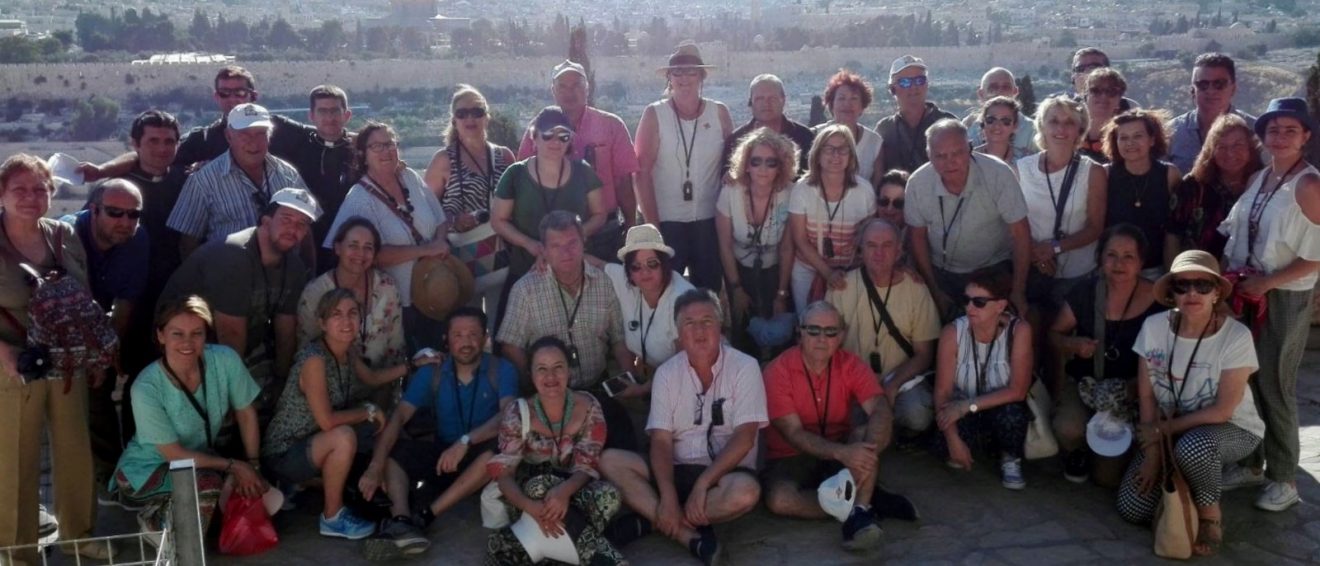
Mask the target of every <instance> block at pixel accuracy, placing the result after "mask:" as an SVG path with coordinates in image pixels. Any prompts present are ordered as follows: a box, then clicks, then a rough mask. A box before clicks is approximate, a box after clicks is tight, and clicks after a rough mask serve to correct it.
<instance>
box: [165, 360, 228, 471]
mask: <svg viewBox="0 0 1320 566" xmlns="http://www.w3.org/2000/svg"><path fill="white" fill-rule="evenodd" d="M160 365H161V367H163V368H165V374H166V375H168V376H169V377H170V379H173V380H174V384H175V385H178V386H179V390H180V391H183V396H184V397H187V399H188V404H189V405H192V408H193V410H194V411H197V416H199V417H202V425H203V426H204V427H206V447H207V448H208V449H209V448H211V447H212V446H213V445H214V444H215V440H213V439H212V438H211V417H210V415H208V414H206V409H203V408H202V404H201V403H198V402H197V397H194V396H193V393H192V392H191V391H188V387H187V386H186V385H184V384H183V380H182V379H179V375H178V374H176V373H174V368H171V367H170V362H169V361H168V360H166V359H165V358H164V357H163V356H162V357H161V358H160ZM197 365H198V370H199V371H198V374H197V375H198V378H197V390H198V391H201V392H202V400H206V399H207V395H206V354H205V353H203V354H202V355H201V356H200V357H198V358H197Z"/></svg>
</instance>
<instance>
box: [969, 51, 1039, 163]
mask: <svg viewBox="0 0 1320 566" xmlns="http://www.w3.org/2000/svg"><path fill="white" fill-rule="evenodd" d="M996 96H1006V97H1008V98H1012V99H1015V100H1016V99H1017V96H1018V86H1017V79H1016V78H1014V77H1013V71H1010V70H1008V69H1005V68H1003V67H995V68H993V69H990V70H989V71H986V72H985V74H984V75H981V86H979V87H977V88H976V99H977V100H978V101H980V103H981V104H982V105H984V104H985V101H987V100H990V99H991V98H994V97H996ZM978 110H979V106H978V107H977V108H973V109H972V110H971V112H968V114H967V116H966V117H964V118H963V120H962V123H963V125H964V126H967V137H968V138H969V139H971V140H972V145H974V146H976V145H981V144H983V143H985V141H986V140H985V136H984V134H982V132H981V121H980V120H978V118H980V115H979V114H980V113H979V111H978ZM1035 137H1036V124H1035V122H1034V121H1033V120H1032V119H1031V116H1028V115H1026V113H1024V112H1022V111H1018V119H1017V131H1015V132H1013V149H1014V150H1016V153H1019V154H1023V155H1026V154H1031V153H1036V152H1037V151H1039V150H1038V149H1037V148H1036V142H1035V141H1034V140H1035Z"/></svg>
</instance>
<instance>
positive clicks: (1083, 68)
mask: <svg viewBox="0 0 1320 566" xmlns="http://www.w3.org/2000/svg"><path fill="white" fill-rule="evenodd" d="M1106 66H1107V65H1105V64H1104V63H1087V64H1085V65H1078V66H1076V67H1073V72H1074V73H1089V72H1091V71H1094V70H1096V69H1103V68H1105V67H1106Z"/></svg>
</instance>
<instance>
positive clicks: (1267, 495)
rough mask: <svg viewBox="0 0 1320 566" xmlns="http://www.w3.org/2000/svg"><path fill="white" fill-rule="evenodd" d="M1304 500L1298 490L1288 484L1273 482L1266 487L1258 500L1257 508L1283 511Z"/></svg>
mask: <svg viewBox="0 0 1320 566" xmlns="http://www.w3.org/2000/svg"><path fill="white" fill-rule="evenodd" d="M1301 500H1302V497H1301V496H1300V495H1298V494H1297V488H1296V487H1294V486H1292V485H1291V484H1288V483H1286V482H1279V481H1272V482H1270V483H1268V484H1266V485H1265V489H1264V490H1262V491H1261V492H1260V497H1258V498H1256V508H1257V509H1263V510H1265V511H1283V510H1284V509H1287V508H1289V507H1292V506H1293V505H1296V504H1297V503H1298V502H1300V501H1301Z"/></svg>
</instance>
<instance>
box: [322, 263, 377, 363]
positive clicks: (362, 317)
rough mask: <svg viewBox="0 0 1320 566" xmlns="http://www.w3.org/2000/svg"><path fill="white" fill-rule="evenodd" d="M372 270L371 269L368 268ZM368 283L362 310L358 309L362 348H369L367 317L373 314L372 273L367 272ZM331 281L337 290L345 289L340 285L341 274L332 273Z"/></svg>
mask: <svg viewBox="0 0 1320 566" xmlns="http://www.w3.org/2000/svg"><path fill="white" fill-rule="evenodd" d="M368 269H370V268H368ZM363 279H364V280H365V283H366V293H365V294H364V295H363V299H364V300H363V301H362V308H359V309H358V339H359V340H360V341H361V345H362V348H364V349H365V348H366V347H367V315H368V313H370V312H371V272H369V271H368V272H367V274H366V276H364V277H363ZM330 281H331V282H333V283H334V284H335V288H336V289H343V288H344V286H343V285H340V284H339V274H338V273H337V272H336V271H331V272H330Z"/></svg>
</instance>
